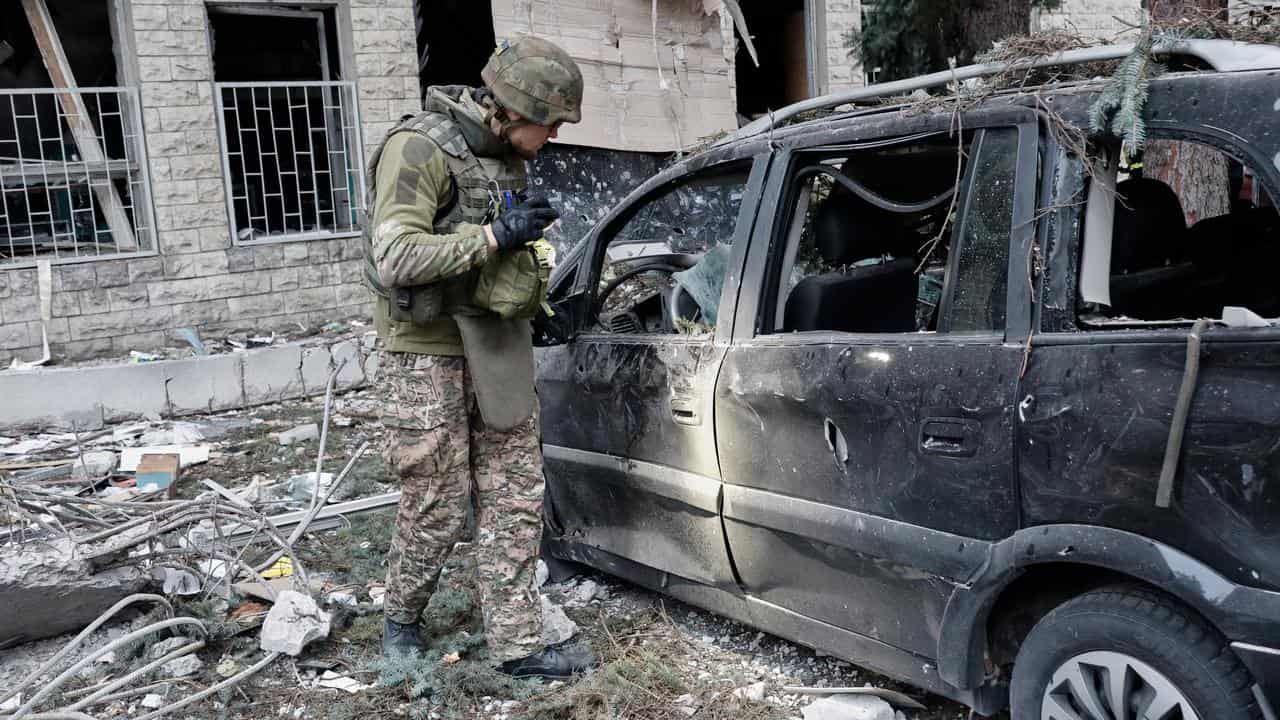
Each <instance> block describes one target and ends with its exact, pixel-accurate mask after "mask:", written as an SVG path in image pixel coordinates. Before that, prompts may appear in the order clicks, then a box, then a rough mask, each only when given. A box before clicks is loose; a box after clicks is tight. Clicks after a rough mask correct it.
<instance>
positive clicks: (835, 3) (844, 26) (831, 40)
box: [822, 0, 866, 93]
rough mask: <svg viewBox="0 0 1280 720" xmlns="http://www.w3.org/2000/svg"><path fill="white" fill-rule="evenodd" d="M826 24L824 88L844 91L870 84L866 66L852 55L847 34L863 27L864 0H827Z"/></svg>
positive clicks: (825, 90)
mask: <svg viewBox="0 0 1280 720" xmlns="http://www.w3.org/2000/svg"><path fill="white" fill-rule="evenodd" d="M824 6H825V16H826V28H825V33H824V34H825V37H824V38H823V40H822V42H823V44H824V45H825V52H826V60H827V68H826V70H827V86H826V88H825V89H824V92H828V93H832V92H840V91H841V90H849V89H851V88H856V87H862V86H863V85H865V84H866V80H865V77H864V76H863V72H862V68H861V67H860V66H859V65H858V64H857V62H855V61H854V60H853V58H851V57H850V56H849V48H847V47H846V46H845V36H846V35H847V34H848V33H849V31H850V30H853V29H855V28H861V27H862V1H861V0H825V3H824Z"/></svg>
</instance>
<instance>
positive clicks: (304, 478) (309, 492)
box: [285, 443, 333, 502]
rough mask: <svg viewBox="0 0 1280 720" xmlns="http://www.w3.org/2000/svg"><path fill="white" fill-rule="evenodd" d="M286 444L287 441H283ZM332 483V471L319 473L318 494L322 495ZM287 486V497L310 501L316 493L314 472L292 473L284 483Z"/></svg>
mask: <svg viewBox="0 0 1280 720" xmlns="http://www.w3.org/2000/svg"><path fill="white" fill-rule="evenodd" d="M285 444H286V445H287V444H288V443H285ZM332 484H333V473H327V472H322V473H320V496H321V497H323V496H324V494H325V492H326V491H328V489H329V486H330V485H332ZM286 486H287V487H288V488H289V497H291V498H293V499H294V500H306V501H308V502H310V500H311V498H312V497H314V496H315V493H316V474H315V473H314V472H309V473H303V474H301V475H294V476H293V477H291V478H289V481H288V482H287V483H286Z"/></svg>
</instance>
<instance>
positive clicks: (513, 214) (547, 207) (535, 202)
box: [490, 197, 560, 251]
mask: <svg viewBox="0 0 1280 720" xmlns="http://www.w3.org/2000/svg"><path fill="white" fill-rule="evenodd" d="M558 219H560V213H559V212H557V211H556V210H555V208H553V207H551V203H550V202H548V201H547V199H546V198H544V197H535V198H531V199H529V200H525V201H524V202H521V203H520V204H518V205H516V206H514V207H511V208H508V209H507V210H504V211H503V212H502V214H501V215H499V216H498V219H497V220H494V221H493V224H492V225H491V226H490V229H491V230H492V231H493V239H494V242H495V243H497V245H498V250H499V251H506V250H514V249H515V248H518V247H523V246H524V245H526V244H528V243H531V242H533V241H534V240H537V239H538V238H540V237H542V232H543V230H546V228H547V226H548V225H550V224H551V223H553V222H555V221H556V220H558Z"/></svg>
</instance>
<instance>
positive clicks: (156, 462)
mask: <svg viewBox="0 0 1280 720" xmlns="http://www.w3.org/2000/svg"><path fill="white" fill-rule="evenodd" d="M181 467H182V458H181V456H180V455H179V454H178V453H154V454H151V453H148V454H146V455H143V456H142V459H141V460H139V461H138V467H137V469H136V470H135V471H134V478H135V479H136V482H137V488H138V492H143V493H148V492H159V491H162V490H163V491H164V492H166V493H167V494H168V495H169V497H173V493H174V490H176V489H177V487H178V475H179V472H180V468H181Z"/></svg>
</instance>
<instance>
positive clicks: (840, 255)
mask: <svg viewBox="0 0 1280 720" xmlns="http://www.w3.org/2000/svg"><path fill="white" fill-rule="evenodd" d="M975 155H976V156H977V157H978V160H977V161H975V160H974V159H973V157H974V156H975ZM1016 155H1017V131H1016V130H1015V129H1012V128H1008V129H999V130H986V131H971V132H967V133H964V134H962V135H960V136H958V137H957V136H956V135H953V134H951V133H947V132H939V133H933V134H930V135H927V136H925V137H917V138H914V139H911V140H906V141H903V142H902V143H899V144H892V145H888V146H885V145H883V144H880V143H877V144H876V145H875V146H874V147H867V148H865V149H853V150H843V151H840V150H834V149H833V150H831V151H827V152H823V153H814V154H812V155H808V156H801V157H800V158H799V160H798V161H797V165H796V166H795V167H794V169H793V172H794V174H795V178H796V181H797V182H796V183H795V188H796V189H795V190H794V191H793V197H792V198H791V199H790V200H789V202H790V203H791V208H792V209H791V222H790V224H789V226H787V227H786V230H785V232H786V233H787V236H786V238H785V240H784V241H781V242H778V243H776V246H777V247H779V248H780V249H779V251H778V252H777V253H775V254H776V256H777V257H775V259H774V267H775V268H777V270H776V272H777V274H776V275H775V276H773V280H774V284H773V288H774V290H773V291H772V292H771V294H772V297H773V302H774V307H775V310H774V321H773V329H774V331H775V332H812V331H839V332H857V333H906V332H934V331H937V330H938V329H939V327H940V324H941V325H942V326H943V327H945V322H943V315H944V313H946V314H947V315H948V316H949V317H950V318H951V320H952V328H951V329H952V330H954V331H989V330H1001V329H1003V327H1004V312H1005V287H1006V282H1007V277H1006V275H1007V272H1006V265H1007V263H1008V252H1009V250H1008V244H1009V228H1010V224H1011V217H1012V194H1013V191H1012V189H1013V183H1014V179H1015V166H1016ZM968 175H973V176H974V178H973V179H972V180H966V178H967V177H968ZM979 184H980V185H981V186H979ZM966 186H967V187H970V188H971V189H970V190H969V191H968V195H969V196H968V197H967V198H966V197H964V194H965V193H964V192H963V191H961V192H960V193H959V194H957V188H958V187H966ZM960 213H964V215H965V218H964V220H963V228H962V231H961V232H959V233H957V232H956V228H955V225H956V223H957V219H956V218H957V215H958V214H960ZM953 236H954V238H955V239H953ZM950 272H954V273H956V274H957V277H956V278H954V280H953V282H951V283H950V285H951V287H949V286H948V282H947V276H948V273H950ZM944 291H945V292H944ZM947 292H949V293H951V296H950V299H948V297H947V296H946V293H947ZM948 303H950V305H949V309H948Z"/></svg>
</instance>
